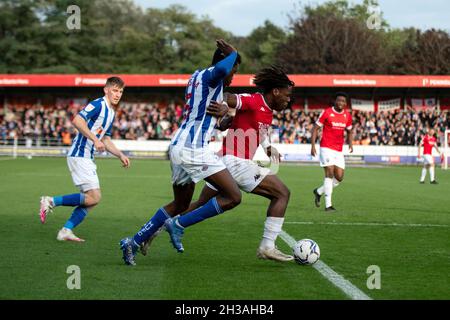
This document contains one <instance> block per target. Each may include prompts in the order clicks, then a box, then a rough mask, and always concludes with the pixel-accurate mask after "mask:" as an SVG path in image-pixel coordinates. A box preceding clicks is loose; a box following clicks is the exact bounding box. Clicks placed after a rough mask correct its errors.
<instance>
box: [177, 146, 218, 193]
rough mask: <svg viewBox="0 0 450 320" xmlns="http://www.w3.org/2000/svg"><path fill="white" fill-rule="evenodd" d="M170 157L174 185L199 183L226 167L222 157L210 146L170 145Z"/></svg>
mask: <svg viewBox="0 0 450 320" xmlns="http://www.w3.org/2000/svg"><path fill="white" fill-rule="evenodd" d="M169 158H170V166H171V168H172V184H174V185H184V184H187V183H191V182H194V183H197V182H199V181H200V180H203V179H205V178H207V177H209V176H212V175H213V174H215V173H217V172H220V171H222V170H225V169H226V167H225V165H224V164H223V162H222V159H221V158H220V157H219V156H217V155H216V154H215V153H214V152H213V151H212V150H210V149H209V148H208V147H205V148H201V149H191V148H185V147H181V146H170V148H169Z"/></svg>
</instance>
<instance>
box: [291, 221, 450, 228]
mask: <svg viewBox="0 0 450 320" xmlns="http://www.w3.org/2000/svg"><path fill="white" fill-rule="evenodd" d="M284 223H285V224H318V225H331V226H367V227H372V226H374V227H377V226H381V227H414V228H420V227H422V228H449V227H450V226H449V225H446V224H418V223H378V222H312V221H286V222H284Z"/></svg>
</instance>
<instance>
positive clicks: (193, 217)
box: [178, 197, 223, 228]
mask: <svg viewBox="0 0 450 320" xmlns="http://www.w3.org/2000/svg"><path fill="white" fill-rule="evenodd" d="M222 212H223V210H222V208H221V207H220V206H219V204H218V203H217V199H216V197H214V198H212V199H211V200H209V201H208V202H207V203H206V204H205V205H203V206H202V207H200V208H197V209H195V210H194V211H191V212H189V213H187V214H185V215H182V216H181V217H179V218H178V223H179V224H180V226H182V227H184V228H186V227H189V226H191V225H193V224H196V223H199V222H201V221H203V220H205V219H208V218H211V217H214V216H217V215H218V214H221V213H222Z"/></svg>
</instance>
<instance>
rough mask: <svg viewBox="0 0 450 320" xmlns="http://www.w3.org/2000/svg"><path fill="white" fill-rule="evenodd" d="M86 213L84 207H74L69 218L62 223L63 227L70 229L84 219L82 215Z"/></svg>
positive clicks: (84, 215)
mask: <svg viewBox="0 0 450 320" xmlns="http://www.w3.org/2000/svg"><path fill="white" fill-rule="evenodd" d="M87 213H88V212H87V209H86V208H84V207H80V206H78V207H76V208H75V210H73V212H72V215H71V216H70V218H69V220H67V222H66V224H65V225H64V228H67V229H71V230H72V229H73V228H75V227H76V226H77V225H79V224H80V223H81V221H83V220H84V217H86V215H87Z"/></svg>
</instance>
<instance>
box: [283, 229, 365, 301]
mask: <svg viewBox="0 0 450 320" xmlns="http://www.w3.org/2000/svg"><path fill="white" fill-rule="evenodd" d="M280 237H281V239H283V240H284V242H286V243H287V244H288V245H289V246H290V247H291V248H292V247H293V246H294V245H295V243H296V242H297V241H296V240H295V239H294V238H293V237H291V236H290V235H289V234H288V233H287V232H286V231H284V230H282V231H281V233H280ZM312 267H313V268H314V269H316V270H317V271H319V273H320V274H321V275H322V276H324V277H325V278H326V279H327V280H328V281H330V282H331V283H332V284H333V285H335V286H336V287H337V288H339V289H340V290H341V291H342V292H344V293H345V295H346V296H348V297H349V298H350V299H352V300H372V298H371V297H369V296H368V295H366V294H365V293H364V292H362V291H361V290H360V289H358V288H357V287H355V286H354V285H353V284H352V283H351V282H350V281H348V280H346V279H345V278H344V277H343V276H341V275H340V274H338V273H337V272H336V271H334V270H333V269H331V268H330V267H329V266H328V265H326V264H325V262H323V261H321V260H319V261H317V262H316V263H315V264H313V265H312Z"/></svg>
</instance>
